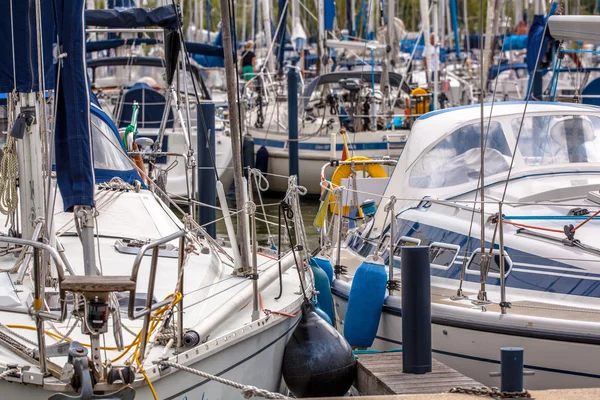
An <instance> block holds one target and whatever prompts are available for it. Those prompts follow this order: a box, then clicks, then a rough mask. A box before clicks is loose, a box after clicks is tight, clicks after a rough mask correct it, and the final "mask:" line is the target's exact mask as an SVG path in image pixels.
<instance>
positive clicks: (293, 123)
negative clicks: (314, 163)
mask: <svg viewBox="0 0 600 400" xmlns="http://www.w3.org/2000/svg"><path fill="white" fill-rule="evenodd" d="M288 146H289V150H290V173H289V175H290V176H292V175H296V176H297V177H298V182H300V176H299V175H298V173H299V166H298V73H297V72H296V69H295V68H290V69H289V70H288Z"/></svg>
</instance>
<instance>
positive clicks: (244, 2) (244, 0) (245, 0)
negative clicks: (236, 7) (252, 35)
mask: <svg viewBox="0 0 600 400" xmlns="http://www.w3.org/2000/svg"><path fill="white" fill-rule="evenodd" d="M247 10H248V0H242V40H243V41H244V42H245V41H246V20H247V18H246V11H247Z"/></svg>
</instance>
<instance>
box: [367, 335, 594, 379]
mask: <svg viewBox="0 0 600 400" xmlns="http://www.w3.org/2000/svg"><path fill="white" fill-rule="evenodd" d="M375 339H379V340H381V341H383V342H388V343H393V344H395V345H400V346H401V345H402V342H400V341H398V340H393V339H388V338H384V337H381V336H375ZM432 351H433V353H436V354H442V355H444V356H449V357H457V358H464V359H466V360H472V361H479V362H486V363H490V364H498V365H500V361H499V360H492V359H490V358H483V357H475V356H470V355H467V354H459V353H452V352H449V351H444V350H435V349H433V350H432ZM524 367H525V369H533V370H536V371H544V372H552V373H555V374H564V375H574V376H582V377H585V378H592V379H600V375H596V374H588V373H586V372H576V371H569V370H564V369H557V368H547V367H540V366H537V365H528V364H525V365H524Z"/></svg>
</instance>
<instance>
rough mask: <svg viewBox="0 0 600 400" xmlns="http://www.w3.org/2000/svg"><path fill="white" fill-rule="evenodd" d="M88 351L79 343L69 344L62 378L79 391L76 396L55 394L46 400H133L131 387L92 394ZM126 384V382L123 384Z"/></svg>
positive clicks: (92, 386)
mask: <svg viewBox="0 0 600 400" xmlns="http://www.w3.org/2000/svg"><path fill="white" fill-rule="evenodd" d="M87 355H88V351H87V349H86V348H85V347H83V346H82V345H81V344H80V343H79V342H71V344H70V346H69V358H68V361H67V364H66V365H65V367H64V368H63V378H65V379H67V380H68V381H69V382H70V384H71V386H72V387H73V389H75V390H79V389H80V391H79V394H78V395H76V396H72V395H68V394H64V393H57V394H54V395H52V396H50V397H49V398H48V400H69V399H77V400H94V399H106V400H134V399H135V389H134V388H132V387H131V386H129V385H128V386H124V387H122V388H121V389H119V390H117V391H116V392H113V393H108V394H94V379H93V374H92V371H91V370H90V360H89V359H88V357H87ZM124 383H128V382H124Z"/></svg>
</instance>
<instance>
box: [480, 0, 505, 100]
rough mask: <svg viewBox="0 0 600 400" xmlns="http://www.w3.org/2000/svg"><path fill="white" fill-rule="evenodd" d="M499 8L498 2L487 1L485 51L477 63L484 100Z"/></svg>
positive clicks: (494, 0)
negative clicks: (479, 64) (480, 64)
mask: <svg viewBox="0 0 600 400" xmlns="http://www.w3.org/2000/svg"><path fill="white" fill-rule="evenodd" d="M499 6H500V1H499V0H490V1H488V9H487V24H486V27H485V39H486V40H485V50H484V52H483V57H482V59H481V60H480V61H479V62H480V63H482V64H483V69H482V70H481V73H482V78H481V83H482V87H481V90H482V92H483V94H484V98H485V86H484V85H485V84H486V83H487V76H488V71H489V68H490V65H492V60H493V59H494V53H493V48H494V41H495V40H494V39H495V37H496V28H497V26H498V9H499ZM481 40H483V37H481ZM480 43H481V41H480Z"/></svg>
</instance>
